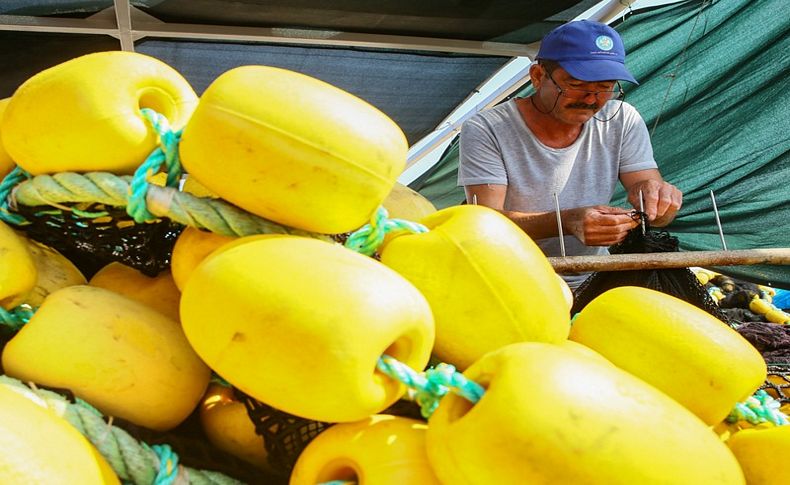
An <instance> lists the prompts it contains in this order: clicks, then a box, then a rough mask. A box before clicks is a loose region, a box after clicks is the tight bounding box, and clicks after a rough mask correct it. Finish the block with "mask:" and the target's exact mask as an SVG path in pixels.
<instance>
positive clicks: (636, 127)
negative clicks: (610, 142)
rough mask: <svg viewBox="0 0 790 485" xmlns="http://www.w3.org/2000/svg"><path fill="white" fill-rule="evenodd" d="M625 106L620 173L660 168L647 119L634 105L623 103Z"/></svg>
mask: <svg viewBox="0 0 790 485" xmlns="http://www.w3.org/2000/svg"><path fill="white" fill-rule="evenodd" d="M626 107H627V108H626ZM623 108H625V109H626V113H625V120H624V122H625V125H624V127H623V144H622V147H621V150H620V173H629V172H636V171H639V170H648V169H652V168H658V165H657V164H656V160H655V158H654V157H653V146H652V145H651V144H650V133H648V131H647V125H646V124H645V121H644V120H643V119H642V116H641V115H640V114H639V112H638V111H637V110H636V108H634V107H633V106H631V105H629V104H625V103H623Z"/></svg>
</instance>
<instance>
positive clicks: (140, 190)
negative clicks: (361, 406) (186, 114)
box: [126, 108, 181, 224]
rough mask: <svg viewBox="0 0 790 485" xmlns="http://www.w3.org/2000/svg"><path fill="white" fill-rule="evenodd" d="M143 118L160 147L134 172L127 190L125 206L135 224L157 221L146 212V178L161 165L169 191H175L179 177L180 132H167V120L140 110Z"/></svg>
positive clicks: (159, 115)
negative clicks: (152, 131)
mask: <svg viewBox="0 0 790 485" xmlns="http://www.w3.org/2000/svg"><path fill="white" fill-rule="evenodd" d="M140 111H141V113H142V114H143V117H144V118H145V119H147V120H148V121H149V122H150V123H151V126H153V128H154V131H156V134H157V136H158V141H159V145H160V146H159V147H157V148H156V149H155V150H154V151H153V152H152V153H151V154H150V155H149V156H148V158H146V159H145V161H144V162H143V164H142V165H140V167H139V168H138V169H137V170H136V171H135V172H134V176H133V177H132V182H131V184H130V186H129V188H130V192H131V195H129V202H128V203H127V206H126V212H127V214H129V215H130V216H131V217H132V219H134V221H135V222H137V223H138V224H140V223H143V222H148V221H152V220H155V219H156V218H157V217H156V216H155V215H153V214H151V212H150V211H149V210H148V208H147V207H146V205H145V199H146V195H147V194H148V180H147V178H148V177H149V176H151V175H153V174H155V173H157V172H159V170H160V168H161V167H162V164H164V165H165V168H166V170H167V182H166V183H165V185H166V186H168V187H175V186H176V185H177V184H178V180H179V178H180V177H181V161H180V159H179V157H178V144H179V142H180V141H181V131H180V130H179V131H176V132H174V131H173V130H171V129H170V123H168V121H167V118H165V117H164V116H162V115H161V114H159V113H157V112H155V111H153V110H151V109H148V108H143V109H142V110H140Z"/></svg>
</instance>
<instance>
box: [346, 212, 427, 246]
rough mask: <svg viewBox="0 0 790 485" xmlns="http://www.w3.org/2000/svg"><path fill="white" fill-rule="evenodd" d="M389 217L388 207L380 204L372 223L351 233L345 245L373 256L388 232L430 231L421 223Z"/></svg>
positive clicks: (415, 232) (416, 232) (371, 219)
mask: <svg viewBox="0 0 790 485" xmlns="http://www.w3.org/2000/svg"><path fill="white" fill-rule="evenodd" d="M388 217H389V212H387V209H385V208H384V207H383V206H379V208H378V209H377V210H376V212H375V213H374V214H373V216H372V217H371V218H370V223H369V224H365V225H364V226H362V227H361V228H359V229H357V230H356V231H354V232H353V233H351V235H350V236H349V237H348V239H347V240H346V243H345V246H346V247H347V248H349V249H351V250H353V251H356V252H358V253H361V254H364V255H365V256H372V255H373V254H375V252H376V250H378V248H379V246H381V243H383V242H384V237H385V236H386V235H387V234H391V233H396V232H404V231H408V232H411V233H414V234H419V233H423V232H428V228H427V227H425V226H423V225H422V224H420V223H417V222H412V221H407V220H404V219H388Z"/></svg>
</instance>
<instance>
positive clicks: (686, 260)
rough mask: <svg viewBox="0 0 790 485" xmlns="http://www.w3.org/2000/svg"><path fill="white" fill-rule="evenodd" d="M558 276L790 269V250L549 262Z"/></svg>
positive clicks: (552, 260)
mask: <svg viewBox="0 0 790 485" xmlns="http://www.w3.org/2000/svg"><path fill="white" fill-rule="evenodd" d="M548 260H549V263H550V264H551V266H552V267H553V268H554V271H556V272H557V273H579V272H584V271H628V270H636V269H666V268H689V267H693V266H702V267H707V266H739V265H754V264H774V265H790V248H770V249H736V250H732V251H685V252H676V253H642V254H613V255H609V256H568V257H565V258H557V257H553V258H548Z"/></svg>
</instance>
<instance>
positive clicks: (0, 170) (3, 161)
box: [0, 98, 16, 180]
mask: <svg viewBox="0 0 790 485" xmlns="http://www.w3.org/2000/svg"><path fill="white" fill-rule="evenodd" d="M9 101H11V98H5V99H0V126H2V119H3V114H4V113H5V109H6V108H7V107H8V102H9ZM2 135H3V133H2V131H0V180H3V178H4V177H5V176H6V175H8V173H9V172H11V170H13V169H14V167H15V166H16V162H14V160H13V159H12V158H11V156H10V155H9V154H8V152H7V151H6V150H5V148H4V147H3V143H2V138H3V137H2Z"/></svg>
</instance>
